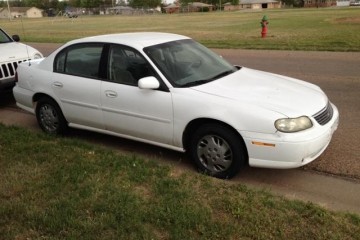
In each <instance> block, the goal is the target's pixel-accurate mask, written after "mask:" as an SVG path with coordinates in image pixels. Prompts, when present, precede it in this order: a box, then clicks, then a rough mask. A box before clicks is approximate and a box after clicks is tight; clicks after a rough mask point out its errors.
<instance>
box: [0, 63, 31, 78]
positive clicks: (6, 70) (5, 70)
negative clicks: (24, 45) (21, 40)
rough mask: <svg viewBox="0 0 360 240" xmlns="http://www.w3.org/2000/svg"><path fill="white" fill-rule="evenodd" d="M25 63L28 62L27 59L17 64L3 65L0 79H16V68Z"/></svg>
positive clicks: (0, 68) (0, 66)
mask: <svg viewBox="0 0 360 240" xmlns="http://www.w3.org/2000/svg"><path fill="white" fill-rule="evenodd" d="M25 61H27V59H25V60H20V61H16V62H7V63H2V64H1V65H0V79H3V78H10V77H14V76H15V72H16V68H17V67H18V65H19V63H21V62H25Z"/></svg>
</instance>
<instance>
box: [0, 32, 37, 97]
mask: <svg viewBox="0 0 360 240" xmlns="http://www.w3.org/2000/svg"><path fill="white" fill-rule="evenodd" d="M19 41H20V37H19V36H18V35H13V36H12V37H10V36H9V35H8V34H7V33H6V32H5V31H3V30H2V29H1V28H0V90H1V89H7V88H11V87H13V86H14V85H15V72H16V68H17V66H18V65H19V63H21V62H26V61H30V60H31V59H39V58H43V55H42V54H41V53H40V52H39V51H38V50H36V49H35V48H33V47H30V46H29V45H26V44H23V43H20V42H19Z"/></svg>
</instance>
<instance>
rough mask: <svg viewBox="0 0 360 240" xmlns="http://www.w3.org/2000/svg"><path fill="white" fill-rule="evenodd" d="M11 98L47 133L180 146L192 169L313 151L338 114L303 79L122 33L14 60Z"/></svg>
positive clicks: (234, 167)
mask: <svg viewBox="0 0 360 240" xmlns="http://www.w3.org/2000/svg"><path fill="white" fill-rule="evenodd" d="M13 92H14V96H15V99H16V102H17V105H18V106H19V107H20V108H22V109H24V110H27V111H29V112H31V113H33V114H35V115H36V118H37V121H38V123H39V126H40V128H41V129H42V130H44V131H45V132H46V133H49V134H61V133H63V132H64V131H66V129H67V128H68V127H73V128H80V129H85V130H89V131H96V132H100V133H105V134H111V135H116V136H119V137H124V138H128V139H132V140H136V141H141V142H145V143H149V144H154V145H158V146H161V147H165V148H169V149H173V150H176V151H182V152H185V151H186V152H187V153H189V156H190V158H191V159H192V161H193V162H194V164H195V165H196V167H197V168H198V169H199V171H201V172H204V173H206V174H209V175H212V176H214V177H218V178H230V177H233V176H234V175H235V174H237V173H238V171H239V170H240V169H241V168H242V167H243V166H244V165H246V164H248V165H250V166H254V167H265V168H295V167H300V166H303V165H305V164H308V163H309V162H311V161H313V160H314V159H316V158H317V157H318V156H319V155H320V154H321V153H322V152H323V151H324V150H325V149H326V147H327V146H328V144H329V143H330V140H331V137H332V135H333V133H334V131H335V130H336V128H337V126H338V119H339V113H338V110H337V108H336V107H335V105H333V104H332V103H331V102H330V101H329V99H328V97H327V96H326V94H325V93H324V92H323V91H322V90H321V89H320V88H319V87H318V86H315V85H313V84H311V83H307V82H304V81H301V80H297V79H294V78H290V77H285V76H281V75H276V74H272V73H267V72H262V71H257V70H253V69H249V68H246V67H240V66H233V65H231V64H229V63H228V62H227V61H226V60H224V59H223V58H222V57H220V56H218V55H217V54H215V53H214V52H212V51H211V50H209V49H207V48H206V47H204V46H202V45H201V44H199V43H197V42H196V41H194V40H192V39H190V38H188V37H186V36H181V35H176V34H169V33H123V34H111V35H102V36H94V37H87V38H82V39H78V40H74V41H71V42H69V43H67V44H65V45H63V46H62V47H60V48H59V49H57V50H56V51H54V52H53V53H52V54H51V55H49V56H48V57H47V58H44V59H39V60H34V61H32V62H31V64H20V65H19V67H18V70H17V83H16V86H15V87H14V89H13Z"/></svg>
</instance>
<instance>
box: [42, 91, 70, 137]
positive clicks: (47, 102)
mask: <svg viewBox="0 0 360 240" xmlns="http://www.w3.org/2000/svg"><path fill="white" fill-rule="evenodd" d="M36 119H37V122H38V124H39V126H40V128H41V129H42V130H43V131H44V132H46V133H48V134H55V135H58V134H62V133H64V132H65V131H66V129H67V121H66V119H65V117H64V115H63V113H62V111H61V109H60V107H59V105H58V104H57V103H56V102H55V101H54V100H52V99H50V98H47V97H44V98H41V99H40V100H39V101H38V102H37V105H36Z"/></svg>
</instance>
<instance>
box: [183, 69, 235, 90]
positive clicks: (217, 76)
mask: <svg viewBox="0 0 360 240" xmlns="http://www.w3.org/2000/svg"><path fill="white" fill-rule="evenodd" d="M233 72H234V70H227V71H224V72H221V73H219V74H217V75H215V76H213V77H211V78H209V79H203V80H197V81H194V82H188V83H185V84H184V85H182V86H181V87H192V86H197V85H201V84H204V83H208V82H212V81H214V80H216V79H218V78H221V77H224V76H226V75H229V74H230V73H233Z"/></svg>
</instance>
